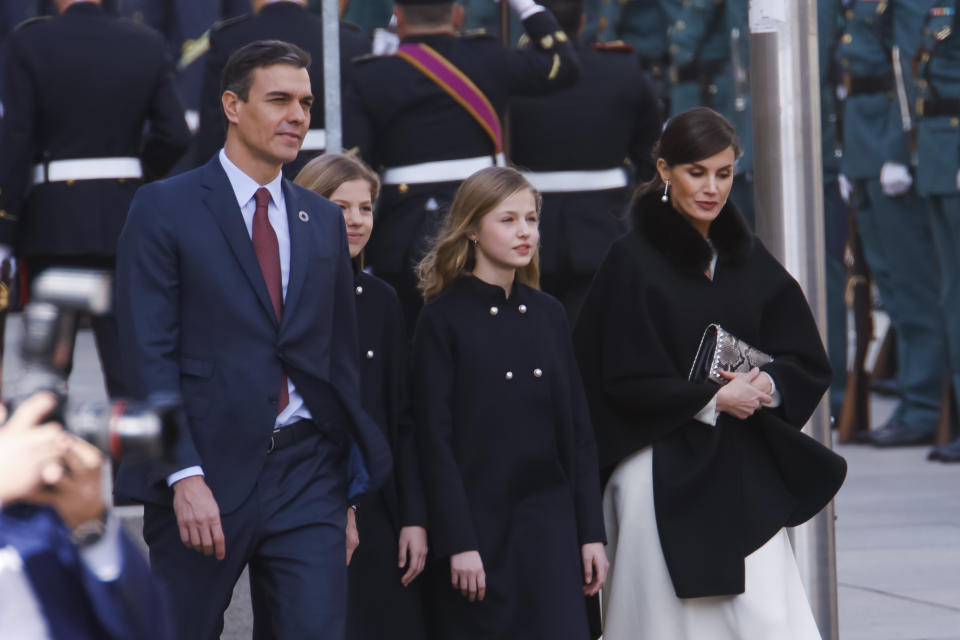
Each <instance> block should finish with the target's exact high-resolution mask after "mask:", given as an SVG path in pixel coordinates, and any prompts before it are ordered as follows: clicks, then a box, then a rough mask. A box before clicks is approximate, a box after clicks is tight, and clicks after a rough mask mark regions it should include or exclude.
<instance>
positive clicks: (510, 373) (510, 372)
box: [504, 371, 513, 380]
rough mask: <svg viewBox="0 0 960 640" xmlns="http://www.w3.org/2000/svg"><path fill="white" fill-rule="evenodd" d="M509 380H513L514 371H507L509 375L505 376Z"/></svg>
mask: <svg viewBox="0 0 960 640" xmlns="http://www.w3.org/2000/svg"><path fill="white" fill-rule="evenodd" d="M504 377H505V378H506V379H507V380H513V371H507V375H506V376H504Z"/></svg>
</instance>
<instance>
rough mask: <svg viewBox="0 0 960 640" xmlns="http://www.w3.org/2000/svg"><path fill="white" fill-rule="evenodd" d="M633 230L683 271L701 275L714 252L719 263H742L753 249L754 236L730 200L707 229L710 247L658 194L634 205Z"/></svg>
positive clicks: (636, 201) (639, 199)
mask: <svg viewBox="0 0 960 640" xmlns="http://www.w3.org/2000/svg"><path fill="white" fill-rule="evenodd" d="M633 216H634V229H636V231H637V232H639V233H641V234H642V235H644V236H645V237H646V238H647V239H648V240H649V241H650V244H652V245H653V246H655V247H656V248H657V249H659V250H660V251H662V252H663V254H664V255H665V256H666V257H667V258H668V259H669V260H670V261H671V262H673V263H674V264H676V265H677V266H678V267H680V268H681V269H682V270H684V271H690V272H692V273H697V274H702V273H703V272H704V271H706V270H707V268H708V267H709V266H710V261H711V260H712V259H713V250H711V248H710V243H712V244H713V249H715V250H716V252H717V256H718V262H720V263H723V264H730V263H737V262H740V261H742V260H743V259H744V258H745V257H746V256H747V254H748V253H749V252H750V249H751V247H753V242H754V236H753V232H752V231H750V229H749V228H748V227H747V223H746V222H745V221H744V220H743V216H741V215H740V212H739V211H738V210H737V208H736V206H734V204H733V203H732V202H730V200H727V203H726V204H725V205H724V207H723V209H722V210H721V211H720V215H718V216H717V219H716V220H714V221H713V224H711V225H710V243H708V242H707V241H706V240H705V239H704V238H703V236H701V235H700V233H699V232H698V231H697V230H696V229H694V228H693V226H692V225H691V224H690V223H689V222H687V220H686V219H684V218H683V216H682V215H681V214H680V213H679V212H677V210H676V209H674V208H673V206H672V205H671V204H670V203H664V202H662V201H661V200H660V193H649V194H647V195H645V196H643V197H641V198H638V199H637V200H635V201H634V203H633Z"/></svg>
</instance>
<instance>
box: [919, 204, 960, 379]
mask: <svg viewBox="0 0 960 640" xmlns="http://www.w3.org/2000/svg"><path fill="white" fill-rule="evenodd" d="M927 206H928V209H929V211H930V226H931V229H932V231H933V241H934V246H935V247H936V255H937V261H938V263H939V265H940V308H941V311H942V313H943V321H944V327H945V333H946V336H947V353H948V359H949V366H950V373H951V374H952V376H953V389H954V393H956V394H958V396H960V193H958V194H956V195H931V196H928V197H927Z"/></svg>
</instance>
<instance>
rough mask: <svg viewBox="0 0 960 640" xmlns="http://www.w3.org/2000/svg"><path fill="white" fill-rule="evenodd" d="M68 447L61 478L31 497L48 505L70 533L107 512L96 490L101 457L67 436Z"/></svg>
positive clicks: (83, 444)
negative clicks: (69, 444) (58, 515)
mask: <svg viewBox="0 0 960 640" xmlns="http://www.w3.org/2000/svg"><path fill="white" fill-rule="evenodd" d="M70 440H71V446H70V448H69V449H68V450H67V452H66V453H65V454H64V456H63V477H61V478H60V480H59V481H58V482H57V483H56V484H55V485H53V486H52V487H50V488H49V489H47V490H44V491H41V492H38V493H36V494H34V496H32V497H31V501H32V502H39V503H43V504H49V505H51V506H52V507H53V508H54V509H56V510H57V513H58V514H60V517H61V518H62V519H63V522H64V524H66V525H67V528H68V529H70V530H71V531H73V530H74V529H76V528H77V527H78V526H80V525H81V524H83V523H84V522H89V521H91V520H97V519H98V518H102V517H103V516H104V513H105V511H106V509H107V505H105V504H104V503H103V494H102V493H101V491H100V480H101V478H102V477H103V476H102V473H101V467H102V466H103V455H102V454H101V453H100V450H99V449H97V448H96V447H95V446H93V445H92V444H90V443H89V442H87V441H85V440H82V439H80V438H77V437H76V436H70Z"/></svg>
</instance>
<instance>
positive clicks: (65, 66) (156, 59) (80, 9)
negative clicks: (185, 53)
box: [0, 3, 189, 394]
mask: <svg viewBox="0 0 960 640" xmlns="http://www.w3.org/2000/svg"><path fill="white" fill-rule="evenodd" d="M6 82H7V91H6V94H5V111H6V115H5V118H4V120H3V128H2V131H0V149H2V150H3V151H2V153H0V244H6V245H13V246H14V247H15V251H16V254H17V255H18V256H19V257H21V258H25V259H26V266H27V269H28V270H30V271H32V272H34V273H36V272H37V270H38V269H39V268H41V267H43V266H46V265H51V264H78V265H90V266H102V267H111V268H112V266H113V260H114V254H115V249H116V244H117V238H118V236H119V234H120V229H121V227H122V226H123V223H124V220H125V218H126V215H127V209H128V207H129V205H130V200H131V199H132V198H133V193H134V192H135V191H136V190H137V188H138V187H139V186H140V184H142V178H141V175H145V176H147V177H159V176H163V175H164V174H166V173H167V171H169V169H170V167H172V166H173V164H174V163H175V162H176V161H177V159H178V158H179V157H180V155H181V154H182V153H183V151H184V149H186V146H187V144H188V142H189V132H188V130H187V125H186V122H185V121H184V117H183V107H182V106H181V103H180V99H179V97H178V95H177V92H176V90H175V89H174V85H173V77H172V72H171V65H170V61H169V59H168V57H167V55H166V45H165V43H164V41H163V39H162V38H161V37H160V35H159V34H158V33H156V32H155V31H153V30H152V29H149V28H147V27H143V26H141V25H137V24H135V23H133V22H131V21H129V20H126V19H122V18H117V17H115V16H111V15H108V14H106V13H104V11H103V9H101V7H100V6H98V5H96V4H92V3H78V4H74V5H71V6H70V7H69V8H67V10H66V11H65V12H64V13H63V14H61V15H59V16H57V17H54V18H49V19H38V20H36V21H33V22H31V23H28V24H26V25H25V26H23V27H21V28H20V29H18V30H17V31H16V32H14V33H13V34H12V35H11V37H10V42H9V58H8V66H7V78H6ZM147 123H149V133H148V134H146V135H145V134H144V125H145V124H147ZM31 183H33V186H32V187H31ZM94 329H95V330H96V332H97V346H98V348H99V350H100V357H101V360H102V361H103V362H104V370H105V373H106V375H107V387H108V390H109V391H110V393H111V394H114V393H120V392H122V388H121V385H122V382H121V379H120V377H119V375H118V374H119V361H118V360H116V361H115V360H114V358H115V357H116V356H117V354H116V353H115V351H116V328H115V325H114V324H113V321H112V318H109V319H108V318H104V319H95V321H94Z"/></svg>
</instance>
